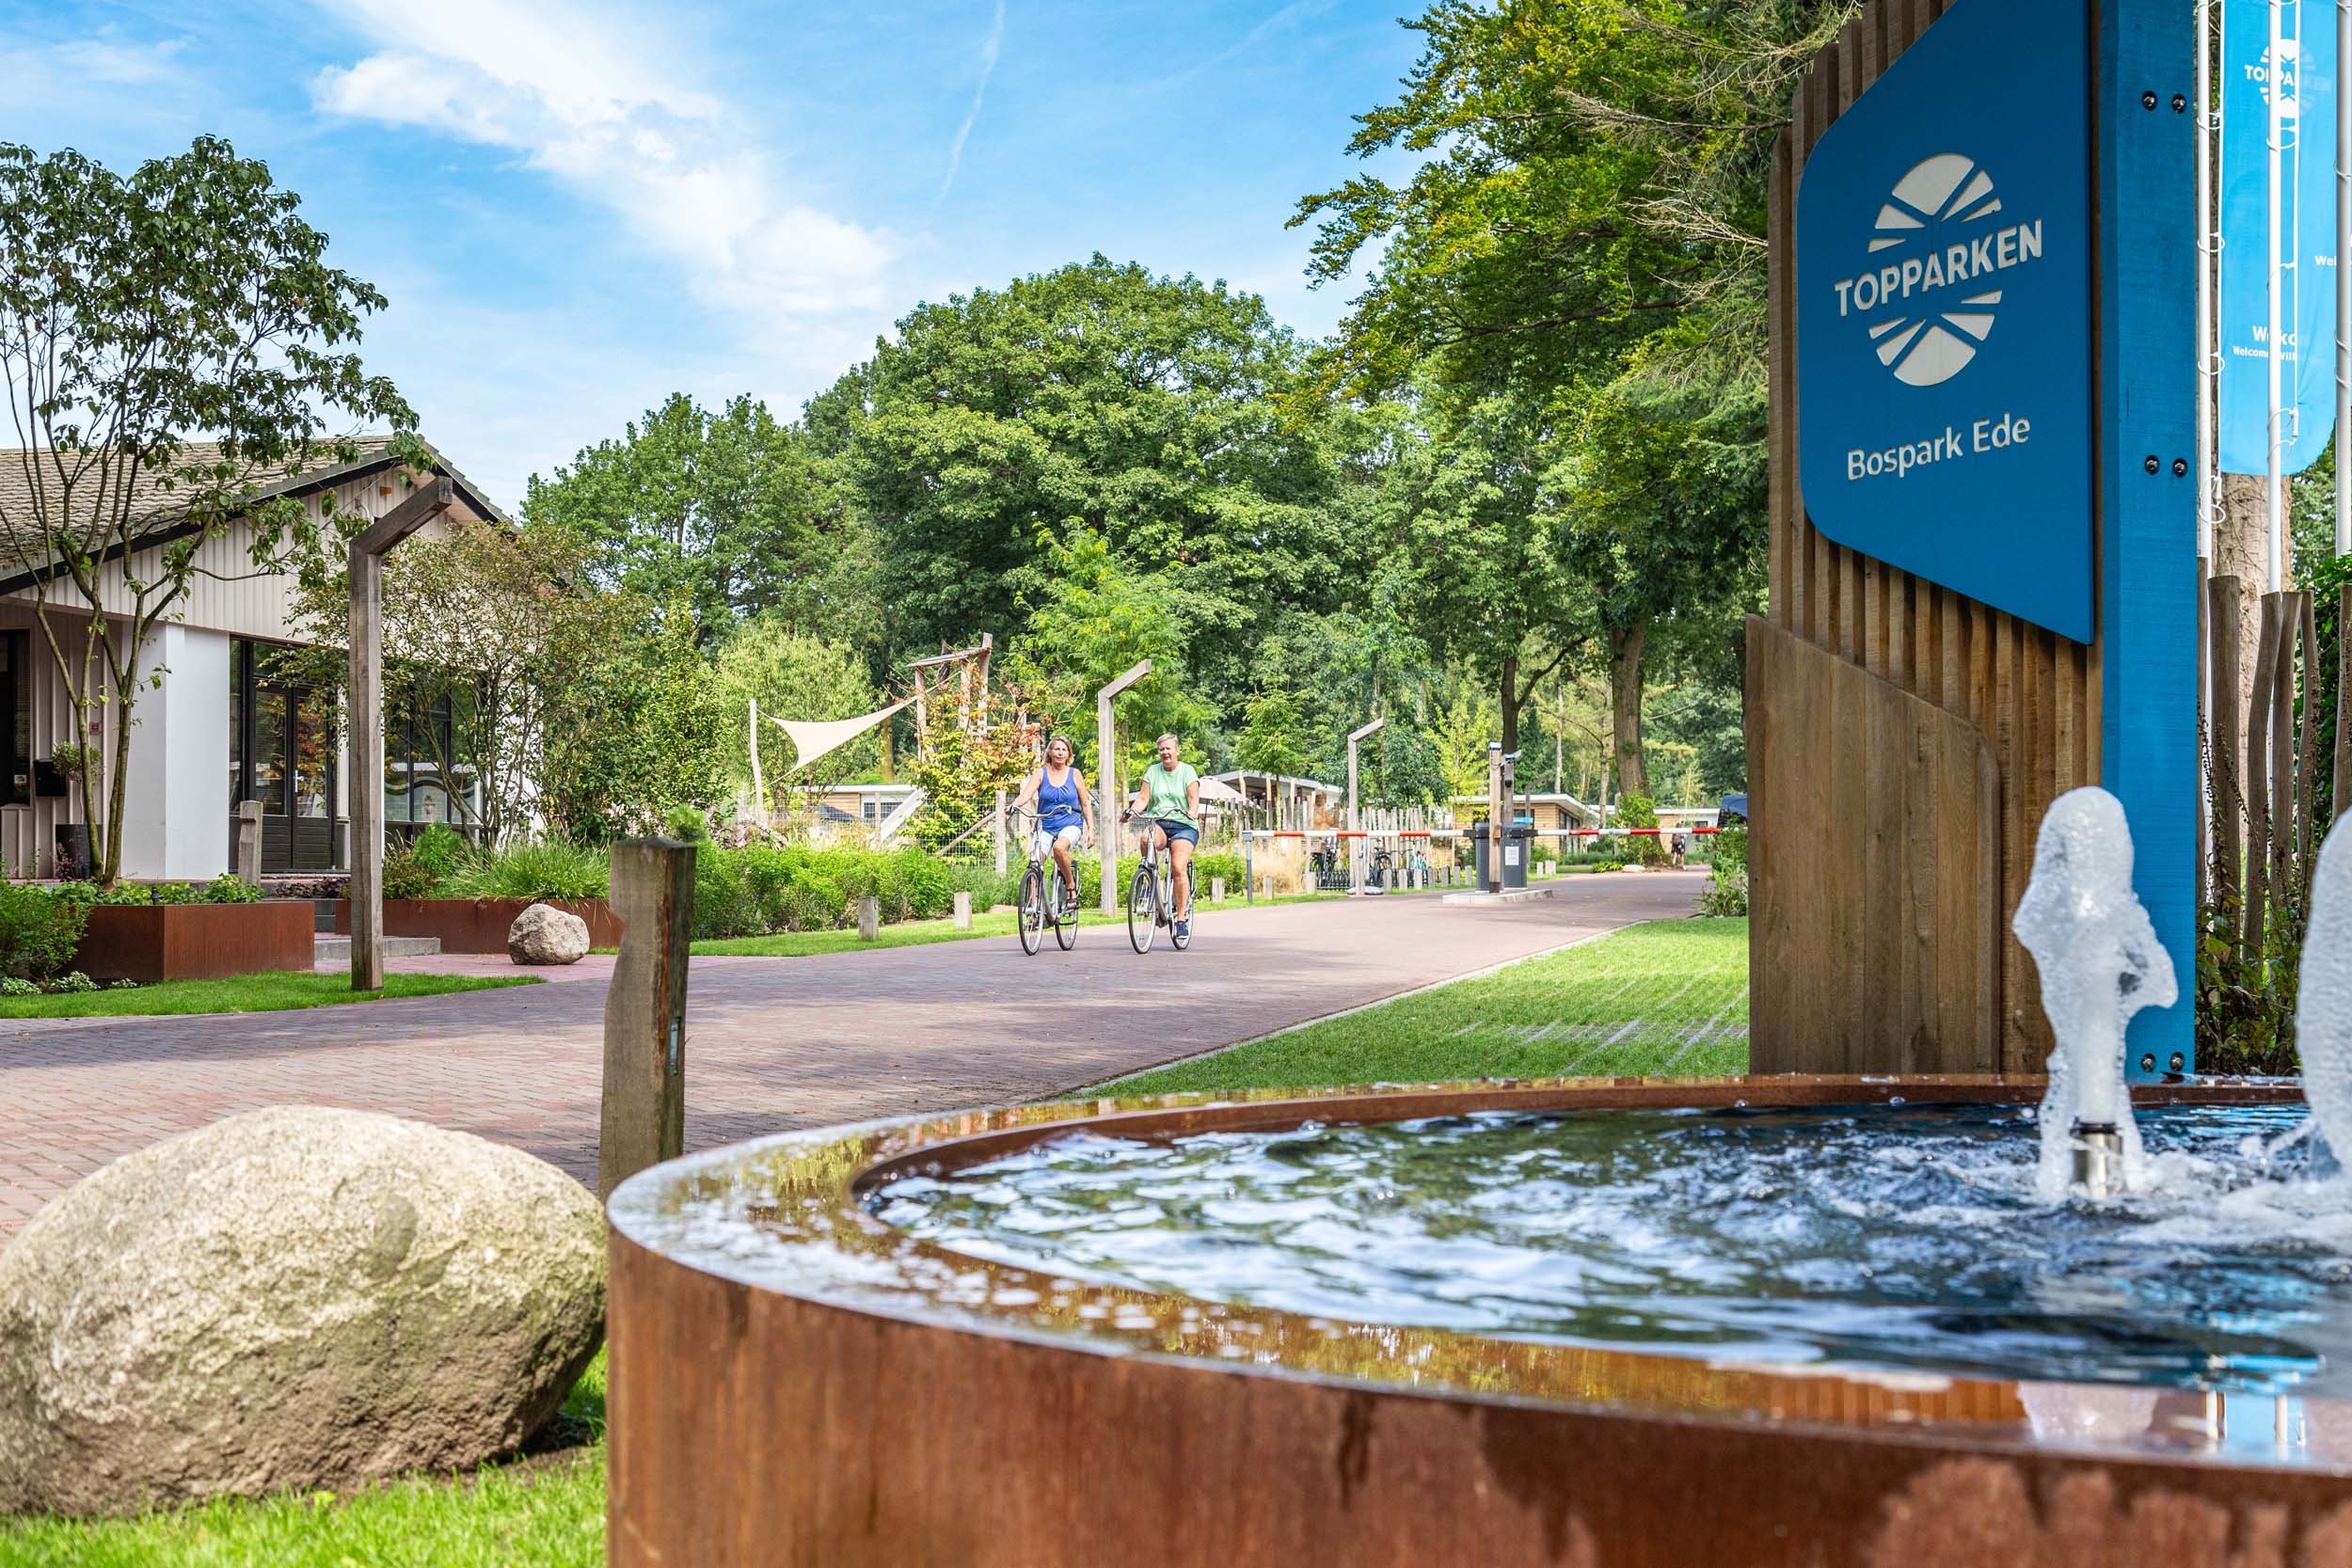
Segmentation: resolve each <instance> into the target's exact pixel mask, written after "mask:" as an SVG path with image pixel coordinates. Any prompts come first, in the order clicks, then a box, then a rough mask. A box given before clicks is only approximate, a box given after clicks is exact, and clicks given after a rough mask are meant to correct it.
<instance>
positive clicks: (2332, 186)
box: [2217, 0, 2336, 474]
mask: <svg viewBox="0 0 2352 1568" xmlns="http://www.w3.org/2000/svg"><path fill="white" fill-rule="evenodd" d="M2222 22H2223V31H2224V35H2225V36H2224V38H2223V40H2222V57H2221V287H2220V295H2219V300H2218V307H2217V308H2218V310H2219V332H2220V347H2221V404H2220V425H2219V431H2218V434H2219V437H2220V458H2221V467H2222V471H2223V472H2225V473H2233V474H2266V473H2268V472H2269V471H2270V435H2269V420H2270V365H2269V355H2270V348H2269V341H2270V296H2269V271H2270V215H2269V209H2270V165H2269V151H2268V148H2269V130H2270V120H2269V112H2270V103H2269V95H2270V92H2271V89H2272V83H2273V79H2274V77H2275V78H2276V81H2277V85H2278V88H2279V90H2280V93H2281V94H2282V95H2283V98H2284V108H2283V115H2284V119H2283V123H2282V125H2281V127H2280V143H2281V145H2282V146H2283V147H2284V148H2285V153H2284V156H2283V160H2282V165H2283V166H2282V167H2281V169H2280V186H2279V201H2280V219H2279V221H2280V230H2279V259H2280V263H2281V266H2282V268H2283V271H2282V273H2281V276H2280V303H2279V319H2280V336H2279V354H2280V360H2281V365H2280V392H2279V399H2280V405H2281V407H2282V409H2283V411H2284V414H2285V420H2284V429H2283V431H2282V440H2283V443H2284V444H2283V446H2282V448H2281V466H2282V467H2283V468H2284V469H2285V471H2286V472H2288V473H2291V474H2293V473H2300V472H2302V471H2303V470H2304V469H2305V468H2307V467H2311V465H2312V461H2313V460H2314V459H2315V458H2317V457H2318V456H2319V454H2320V452H2321V451H2324V450H2325V449H2326V448H2327V445H2328V436H2329V435H2330V433H2331V432H2332V431H2333V429H2334V425H2335V404H2336V398H2335V342H2336V154H2335V146H2336V130H2335V126H2336V8H2335V4H2334V0H2288V3H2287V4H2285V5H2283V6H2282V7H2281V8H2280V32H2281V33H2282V34H2283V35H2284V38H2285V40H2286V41H2285V42H2284V44H2283V45H2282V46H2281V48H2280V55H2281V56H2282V58H2281V60H2280V69H2279V70H2277V71H2273V70H2272V69H2271V64H2272V62H2271V59H2270V0H2226V3H2225V6H2224V14H2223V18H2222ZM2307 348H2308V350H2309V352H2304V351H2305V350H2306V349H2307Z"/></svg>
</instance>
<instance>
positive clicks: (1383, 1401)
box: [609, 1077, 2352, 1568]
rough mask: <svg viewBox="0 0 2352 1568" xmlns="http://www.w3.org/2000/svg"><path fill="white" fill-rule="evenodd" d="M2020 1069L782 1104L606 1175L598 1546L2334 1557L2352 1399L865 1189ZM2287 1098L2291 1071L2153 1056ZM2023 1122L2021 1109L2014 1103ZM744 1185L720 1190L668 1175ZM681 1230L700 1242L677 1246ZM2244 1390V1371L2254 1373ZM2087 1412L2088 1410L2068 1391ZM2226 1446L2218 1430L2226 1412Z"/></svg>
mask: <svg viewBox="0 0 2352 1568" xmlns="http://www.w3.org/2000/svg"><path fill="white" fill-rule="evenodd" d="M2041 1090H2042V1085H2041V1083H2040V1082H2039V1081H2038V1080H2027V1079H1998V1078H1915V1079H1903V1080H1890V1079H1859V1078H1827V1077H1808V1078H1782V1079H1771V1080H1758V1079H1711V1080H1690V1079H1683V1080H1657V1079H1650V1080H1643V1079H1600V1080H1594V1079H1587V1080H1581V1081H1575V1082H1565V1083H1551V1084H1526V1085H1502V1086H1498V1085H1442V1086H1422V1087H1414V1088H1406V1089H1398V1090H1393V1091H1384V1092H1375V1091H1361V1090H1354V1091H1344V1092H1336V1093H1331V1094H1323V1095H1316V1094H1301V1093H1299V1092H1297V1091H1281V1092H1279V1093H1270V1094H1263V1095H1258V1096H1251V1097H1244V1098H1232V1097H1226V1098H1216V1099H1212V1098H1210V1097H1205V1096H1178V1097H1169V1098H1166V1099H1157V1100H1124V1101H1087V1102H1080V1103H1073V1104H1056V1105H1043V1106H1024V1107H1018V1108H1013V1109H1006V1110H994V1111H978V1112H972V1113H969V1114H964V1115H957V1116H944V1117H920V1118H914V1119H911V1120H901V1121H891V1122H877V1123H871V1124H867V1125H865V1126H861V1127H855V1128H847V1129H836V1130H833V1131H829V1132H818V1133H807V1134H787V1135H786V1136H782V1137H777V1138H771V1139H768V1140H764V1141H761V1142H758V1143H752V1144H744V1145H739V1146H737V1147H735V1148H725V1149H719V1150H715V1151H713V1152H711V1153H708V1154H705V1155H700V1156H696V1157H694V1158H691V1159H687V1160H682V1161H675V1162H672V1163H671V1164H665V1165H662V1166H659V1167H657V1168H655V1169H653V1170H650V1171H646V1172H644V1173H643V1174H642V1175H640V1176H638V1177H636V1178H635V1179H633V1180H630V1181H628V1183H626V1184H625V1185H624V1186H622V1187H621V1188H620V1189H619V1190H618V1191H617V1192H615V1193H614V1195H613V1197H612V1204H611V1215H612V1285H611V1295H610V1304H611V1306H610V1313H611V1316H610V1329H609V1335H610V1343H611V1347H612V1351H611V1361H610V1367H611V1386H610V1409H609V1414H610V1417H611V1434H612V1447H611V1455H610V1457H611V1493H610V1505H609V1506H610V1525H611V1529H610V1553H611V1558H612V1561H613V1562H614V1563H615V1564H617V1565H619V1568H652V1565H654V1564H662V1565H675V1564H690V1563H691V1564H694V1565H696V1568H750V1565H754V1564H759V1565H786V1564H789V1565H793V1568H882V1565H884V1564H887V1565H889V1568H934V1565H935V1568H1077V1565H1081V1564H1084V1565H1088V1568H1099V1565H1105V1564H1117V1565H1119V1568H1211V1565H1215V1568H1243V1565H1255V1564H1268V1565H1272V1564H1281V1565H1285V1568H1301V1565H1311V1564H1317V1565H1335V1568H1337V1565H1344V1568H1388V1565H1399V1568H1401V1565H1405V1564H1412V1565H1415V1568H1456V1565H1460V1568H1472V1565H1475V1568H1519V1565H1522V1564H1555V1563H1556V1564H1569V1565H1574V1568H1600V1565H1603V1564H1607V1565H1612V1568H1614V1565H1620V1564H1626V1565H1652V1564H1656V1565H1661V1568H1663V1565H1669V1564H1672V1565H1677V1568H1685V1565H1692V1564H1722V1565H1727V1568H1744V1565H1747V1564H1789V1565H1798V1564H1802V1565H1806V1568H1829V1565H1836V1564H1849V1563H1851V1564H1867V1565H1872V1568H1897V1565H1900V1568H1979V1565H1981V1568H2017V1565H2021V1564H2037V1565H2039V1564H2048V1565H2051V1568H2056V1565H2058V1564H2061V1563H2062V1564H2065V1565H2066V1568H2127V1565H2128V1568H2153V1565H2159V1564H2161V1565H2164V1568H2334V1565H2337V1564H2344V1565H2347V1568H2352V1401H2338V1400H2332V1399H2321V1398H2300V1397H2298V1399H2297V1401H2296V1404H2297V1406H2299V1412H2300V1414H2299V1420H2298V1421H2297V1423H2296V1427H2295V1430H2294V1431H2293V1432H2292V1433H2281V1434H2280V1440H2279V1441H2278V1442H2276V1443H2274V1444H2271V1445H2268V1446H2266V1447H2263V1448H2261V1449H2260V1450H2259V1451H2246V1450H2245V1448H2244V1435H2245V1433H2247V1432H2248V1431H2249V1429H2252V1428H2257V1426H2258V1429H2259V1431H2260V1432H2262V1433H2268V1432H2269V1430H2270V1425H2271V1421H2272V1411H2273V1408H2274V1406H2275V1407H2276V1408H2277V1410H2278V1411H2280V1412H2281V1413H2283V1412H2284V1411H2285V1410H2286V1409H2287V1408H2288V1407H2287V1405H2286V1404H2284V1403H2283V1402H2279V1401H2274V1400H2272V1399H2270V1398H2267V1397H2265V1398H2262V1399H2250V1398H2249V1397H2247V1396H2243V1395H2236V1396H2229V1397H2227V1398H2226V1399H2225V1398H2224V1396H2221V1395H2208V1394H2204V1393H2199V1392H2164V1393H2161V1394H2158V1395H2155V1396H2154V1397H2153V1409H2152V1408H2151V1402H2150V1400H2149V1399H2148V1398H2145V1397H2143V1398H2141V1400H2140V1401H2139V1402H2138V1404H2137V1405H2136V1406H2134V1407H2133V1408H2134V1409H2135V1410H2136V1411H2137V1415H2135V1417H2134V1418H2133V1421H2132V1423H2131V1427H2130V1430H2128V1431H2122V1430H2121V1429H2119V1428H2117V1426H2116V1425H2115V1423H2114V1422H2113V1421H2112V1420H2109V1422H2108V1423H2107V1428H2106V1430H2107V1432H2108V1435H2106V1436H2102V1437H2098V1438H2090V1439H2083V1438H2074V1439H2066V1440H2057V1439H2052V1438H2048V1437H2045V1436H2037V1434H2036V1429H2035V1426H2034V1424H2033V1421H2032V1419H2031V1418H2030V1417H2029V1414H2028V1402H2030V1403H2031V1407H2032V1411H2033V1412H2034V1413H2036V1414H2039V1415H2041V1416H2042V1418H2043V1419H2044V1422H2045V1424H2046V1423H2047V1422H2048V1420H2049V1418H2050V1416H2051V1413H2052V1412H2057V1413H2058V1414H2059V1415H2061V1416H2063V1415H2065V1414H2067V1413H2068V1412H2070V1411H2077V1410H2078V1411H2079V1413H2080V1414H2081V1415H2082V1417H2083V1418H2084V1424H2088V1425H2097V1424H2098V1418H2099V1417H2100V1416H2101V1414H2102V1413H2103V1412H2105V1413H2106V1414H2107V1415H2109V1416H2110V1417H2111V1416H2112V1413H2113V1412H2114V1411H2115V1410H2116V1409H2117V1408H2118V1406H2117V1402H2116V1401H2117V1396H2118V1394H2119V1393H2121V1394H2123V1395H2126V1396H2130V1395H2134V1394H2138V1395H2142V1396H2146V1395H2148V1393H2149V1391H2147V1390H2132V1389H2118V1388H2116V1387H2114V1386H2092V1385H2077V1384H2060V1383H2040V1384H2021V1383H2016V1382H2003V1381H1990V1380H1983V1379H1970V1378H1963V1377H1946V1376H1940V1375H1922V1374H1920V1373H1917V1372H1904V1373H1893V1372H1889V1373H1885V1374H1873V1373H1871V1372H1868V1371H1858V1370H1851V1369H1847V1370H1809V1369H1806V1368H1804V1367H1795V1366H1786V1365H1781V1366H1773V1367H1771V1368H1763V1367H1754V1366H1749V1367H1742V1366H1736V1365H1722V1364H1716V1363H1710V1362H1708V1361H1707V1360H1703V1359H1697V1358H1691V1357H1684V1356H1668V1355H1658V1354H1637V1353H1628V1352H1621V1351H1610V1350H1595V1349H1589V1348H1585V1347H1581V1346H1571V1345H1561V1344H1545V1343H1532V1342H1527V1341H1523V1340H1511V1339H1502V1338H1485V1337H1481V1336H1476V1335H1465V1334H1457V1333H1452V1332H1448V1331H1444V1330H1438V1329H1429V1328H1414V1327H1399V1326H1396V1325H1393V1324H1377V1323H1343V1322H1335V1321H1330V1320H1327V1319H1320V1318H1307V1317H1300V1316H1295V1315H1293V1314H1288V1313H1283V1312H1277V1311H1269V1310H1260V1309H1253V1308H1248V1307H1228V1306H1220V1305H1216V1304H1211V1303H1205V1302H1200V1301H1194V1300H1189V1299H1186V1298H1184V1297H1180V1296H1170V1295H1162V1294H1155V1293H1152V1292H1150V1291H1137V1290H1132V1289H1124V1288H1119V1287H1114V1286H1108V1285H1093V1284H1089V1283H1084V1282H1079V1281H1073V1280H1069V1279H1065V1278H1059V1277H1057V1276H1055V1275H1047V1274H1040V1273H1033V1272H1030V1271H1026V1270H1023V1269H1019V1268H1014V1267H1009V1266H1006V1265H1002V1264H997V1263H993V1262H988V1261H983V1260H981V1259H974V1258H970V1257H966V1256H962V1255H959V1254H956V1253H952V1252H949V1251H946V1250H944V1249H941V1248H939V1247H937V1246H934V1245H931V1244H929V1243H921V1242H917V1241H915V1240H914V1239H913V1238H911V1237H909V1236H906V1235H905V1234H903V1233H901V1232H898V1231H896V1230H893V1229H891V1228H889V1227H885V1226H883V1225H882V1224H881V1223H880V1222H879V1221H877V1220H875V1219H874V1218H873V1217H872V1216H870V1215H869V1214H867V1213H866V1212H865V1211H864V1210H863V1209H862V1208H861V1207H860V1204H859V1201H858V1198H859V1195H860V1194H861V1193H862V1192H863V1191H864V1190H866V1188H867V1187H869V1186H871V1185H873V1184H875V1183H877V1182H879V1181H883V1180H891V1179H893V1178H895V1177H898V1176H901V1175H906V1174H911V1173H937V1172H943V1171H946V1170H951V1169H955V1168H960V1167H962V1166H965V1165H969V1164H977V1163H979V1162H982V1161H986V1160H991V1159H994V1158H997V1157H1000V1156H1002V1155H1005V1154H1008V1153H1010V1152H1013V1151H1015V1150H1017V1149H1019V1148H1023V1147H1025V1146H1026V1145H1029V1144H1032V1143H1035V1142H1037V1141H1039V1140H1041V1139H1042V1138H1046V1137H1052V1136H1055V1135H1057V1134H1060V1133H1063V1132H1069V1131H1071V1130H1072V1129H1073V1127H1075V1126H1077V1125H1079V1124H1080V1123H1088V1124H1090V1125H1092V1126H1093V1127H1094V1128H1096V1129H1097V1130H1100V1131H1103V1132H1112V1133H1116V1134H1118V1135H1121V1136H1127V1137H1137V1136H1141V1137H1175V1136H1183V1135H1186V1134H1190V1133H1194V1132H1204V1131H1210V1130H1242V1129H1249V1130H1279V1129H1282V1128H1286V1127H1291V1126H1295V1125H1297V1124H1299V1123H1302V1122H1306V1121H1316V1122H1322V1123H1326V1124H1329V1123H1335V1122H1373V1121H1388V1120H1406V1119H1412V1118H1417V1117H1432V1116H1445V1115H1454V1114H1460V1113H1466V1112H1475V1111H1544V1110H1573V1109H1603V1108H1632V1107H1663V1106H1687V1107H1723V1106H1732V1105H1740V1104H1746V1105H1755V1106H1806V1105H1820V1106H1826V1105H1838V1104H1860V1103H1875V1102H1884V1101H1890V1100H1894V1099H1896V1098H1898V1097H1899V1098H1901V1099H1902V1100H1904V1101H1907V1102H1910V1103H1915V1104H1928V1103H1950V1102H1953V1101H1978V1102H1988V1103H2006V1102H2031V1101H2034V1100H2036V1099H2038V1098H2039V1097H2040V1094H2041ZM2137 1098H2138V1101H2139V1102H2140V1103H2142V1104H2149V1103H2156V1102H2168V1103H2208V1104H2232V1103H2276V1102H2278V1101H2281V1100H2292V1099H2293V1098H2295V1096H2294V1092H2293V1090H2292V1089H2291V1088H2288V1087H2282V1086H2280V1085H2217V1084H2189V1085H2177V1086H2171V1087H2167V1088H2162V1089H2153V1090H2151V1089H2145V1088H2143V1089H2141V1090H2139V1091H2138V1093H2137ZM2023 1135H2027V1134H2023V1133H2021V1136H2023ZM714 1212H715V1213H717V1214H721V1215H725V1216H732V1217H733V1218H735V1219H737V1220H748V1221H749V1222H750V1224H749V1225H748V1226H744V1225H739V1224H738V1225H728V1226H722V1227H719V1228H717V1229H716V1230H714V1229H712V1228H710V1227H707V1226H706V1225H704V1224H702V1223H701V1222H700V1221H697V1220H690V1219H688V1218H686V1217H684V1216H688V1215H709V1214H711V1213H714ZM673 1248H675V1249H676V1250H678V1251H681V1252H684V1253H687V1254H690V1255H691V1257H692V1258H693V1259H694V1260H693V1261H691V1262H686V1261H680V1260H678V1259H675V1258H674V1257H671V1256H668V1255H666V1254H667V1252H668V1251H669V1250H670V1249H673ZM2249 1407H2250V1408H2249ZM2078 1430H2079V1428H2078ZM2225 1445H2226V1446H2225Z"/></svg>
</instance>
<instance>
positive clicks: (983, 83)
mask: <svg viewBox="0 0 2352 1568" xmlns="http://www.w3.org/2000/svg"><path fill="white" fill-rule="evenodd" d="M1004 42H1005V0H996V15H995V17H994V19H993V20H992V21H991V22H990V23H989V24H988V40H987V41H986V42H984V43H982V44H981V45H980V79H979V80H978V81H977V83H975V84H973V87H972V107H971V110H970V111H969V112H968V113H966V114H965V115H964V117H963V123H962V124H961V125H959V126H957V127H956V139H955V141H954V142H953V143H952V144H950V145H949V147H948V149H947V176H946V179H944V180H942V181H940V182H939V194H938V195H937V196H936V197H933V198H931V204H932V205H933V206H937V205H938V204H939V203H940V202H942V201H945V200H946V199H947V192H948V191H949V190H950V189H952V188H953V187H954V185H955V182H956V174H957V172H958V171H959V170H961V168H962V167H963V144H964V142H965V141H966V140H967V139H969V138H970V136H971V135H972V127H973V126H975V125H977V124H978V123H979V120H980V105H981V103H984V102H986V101H987V98H988V79H989V78H990V77H991V76H993V75H994V74H996V54H997V51H998V50H999V49H1001V48H1002V47H1003V46H1004Z"/></svg>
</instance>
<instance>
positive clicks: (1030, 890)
mask: <svg viewBox="0 0 2352 1568" xmlns="http://www.w3.org/2000/svg"><path fill="white" fill-rule="evenodd" d="M1020 922H1021V951H1023V952H1024V953H1026V954H1028V955H1029V957H1031V958H1036V957H1037V950H1038V949H1039V948H1041V947H1042V946H1044V945H1045V879H1044V878H1043V877H1041V876H1039V875H1038V869H1037V867H1036V866H1034V865H1033V866H1031V867H1029V869H1028V870H1026V871H1025V872H1023V873H1022V874H1021V914H1020Z"/></svg>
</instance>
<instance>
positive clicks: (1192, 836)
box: [1160, 822, 1200, 848]
mask: <svg viewBox="0 0 2352 1568" xmlns="http://www.w3.org/2000/svg"><path fill="white" fill-rule="evenodd" d="M1160 831H1161V832H1164V833H1166V834H1167V835H1168V843H1170V844H1175V843H1177V842H1179V841H1182V842H1183V843H1185V844H1189V845H1192V846H1193V847H1196V848H1198V847H1200V829H1198V828H1187V827H1185V826H1184V824H1183V823H1182V822H1163V823H1161V824H1160Z"/></svg>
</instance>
